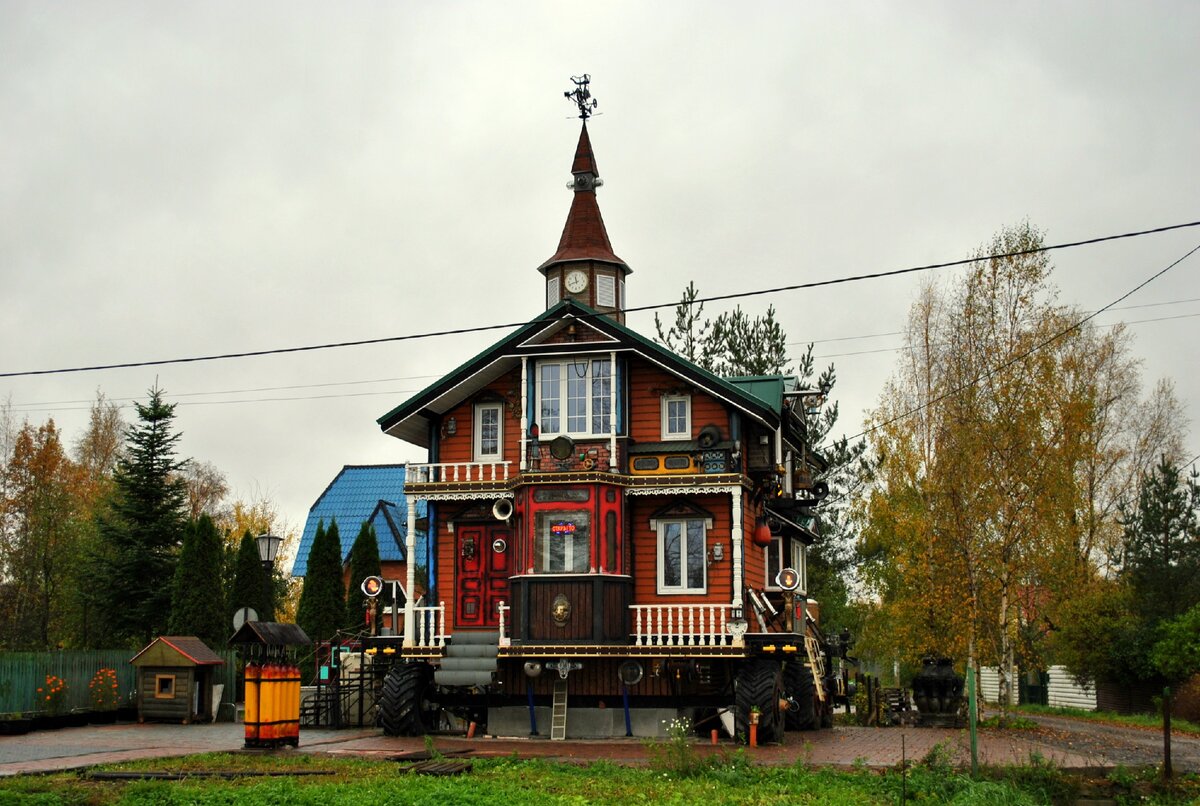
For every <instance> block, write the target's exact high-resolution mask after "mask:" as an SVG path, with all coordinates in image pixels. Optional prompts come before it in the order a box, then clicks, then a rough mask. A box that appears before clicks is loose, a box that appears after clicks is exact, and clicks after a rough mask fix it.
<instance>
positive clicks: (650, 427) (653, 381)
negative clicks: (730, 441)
mask: <svg viewBox="0 0 1200 806" xmlns="http://www.w3.org/2000/svg"><path fill="white" fill-rule="evenodd" d="M629 379H630V380H629V426H630V428H629V434H630V436H631V437H632V438H633V439H634V440H635V441H637V442H659V441H661V440H662V396H663V395H665V394H667V393H672V394H690V395H691V397H692V434H691V438H692V439H695V438H696V435H697V434H699V433H700V429H701V428H703V427H704V426H706V425H710V424H712V425H716V426H718V427H719V428H720V429H721V434H722V436H723V437H724V438H728V437H729V414H728V412H727V411H726V409H725V407H724V406H723V405H722V404H721V402H720V401H718V400H716V399H715V398H713V397H711V396H710V395H707V394H705V393H703V392H701V391H699V390H698V389H696V388H695V387H693V386H691V385H690V384H688V383H686V382H684V381H681V380H679V378H676V377H675V376H674V375H671V374H669V373H667V372H665V371H664V370H661V369H659V368H658V367H656V366H654V365H653V364H651V363H649V362H647V361H643V360H640V359H633V360H631V361H630V362H629Z"/></svg>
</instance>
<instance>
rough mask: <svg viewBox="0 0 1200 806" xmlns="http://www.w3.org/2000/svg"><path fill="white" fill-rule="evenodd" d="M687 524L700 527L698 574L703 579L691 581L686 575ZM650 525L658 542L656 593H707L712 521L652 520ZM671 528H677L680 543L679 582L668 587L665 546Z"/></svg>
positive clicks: (694, 519)
mask: <svg viewBox="0 0 1200 806" xmlns="http://www.w3.org/2000/svg"><path fill="white" fill-rule="evenodd" d="M689 524H699V526H700V535H699V538H698V539H699V541H700V552H701V556H702V558H703V563H702V564H701V566H700V568H701V571H700V574H701V576H702V577H703V579H700V580H693V579H688V576H687V573H688V568H687V554H688V545H687V541H688V540H689V529H688V525H689ZM650 525H651V526H652V527H653V528H654V530H655V532H656V534H657V542H658V592H659V593H660V594H662V595H667V596H669V595H672V594H690V595H702V594H705V593H708V530H709V529H712V520H711V519H709V518H663V519H661V520H652V521H651V522H650ZM672 526H677V527H679V530H680V537H681V540H682V543H681V545H680V551H679V562H680V567H679V582H680V584H678V585H668V584H667V583H666V571H667V559H666V558H667V545H666V535H667V530H668V529H670V528H671V527H672Z"/></svg>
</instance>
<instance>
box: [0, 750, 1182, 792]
mask: <svg viewBox="0 0 1200 806" xmlns="http://www.w3.org/2000/svg"><path fill="white" fill-rule="evenodd" d="M96 769H98V770H104V771H170V772H179V771H183V772H189V771H191V772H211V771H243V772H273V773H278V772H295V773H312V772H313V771H321V772H330V773H332V774H331V775H312V774H307V775H299V774H298V775H289V776H286V777H261V776H257V777H256V776H251V775H247V776H246V777H241V778H234V779H232V780H223V779H214V778H193V779H187V780H182V781H119V782H111V781H96V780H91V779H89V778H88V777H87V776H86V775H85V774H74V773H61V774H57V775H49V776H19V777H16V778H8V779H0V805H6V804H10V803H11V804H47V806H50V805H51V804H88V805H89V806H92V805H94V806H106V804H145V805H146V806H152V805H153V806H158V805H159V804H262V806H276V804H314V805H317V804H319V806H333V804H354V806H368V805H369V806H377V805H378V806H383V805H384V804H387V805H388V806H391V805H392V804H396V805H399V804H429V806H458V805H459V804H461V805H462V806H474V805H476V804H477V805H478V806H518V805H519V804H537V806H558V804H572V805H575V804H578V805H580V806H582V805H583V804H611V803H618V804H623V805H624V804H654V806H670V805H671V804H704V806H721V805H722V804H763V805H765V804H833V805H834V806H836V805H837V804H856V805H857V804H895V803H898V802H899V801H900V796H901V789H902V788H903V789H904V792H905V794H906V795H907V797H908V799H909V800H912V801H915V802H920V803H954V804H1046V803H1073V802H1074V799H1075V797H1076V796H1077V793H1078V791H1079V788H1080V782H1079V781H1077V780H1075V779H1073V778H1071V777H1069V776H1067V775H1064V774H1062V773H1060V772H1059V771H1058V770H1056V769H1054V768H1053V767H1050V766H1048V765H1046V764H1044V763H1032V764H1030V765H1026V766H1021V767H1011V768H1006V769H1003V770H989V771H988V772H987V775H986V776H984V777H983V778H982V780H977V781H973V780H971V779H970V778H969V776H967V775H965V774H963V773H962V772H961V771H958V770H954V769H952V768H950V767H948V766H947V765H946V764H945V763H944V762H943V761H941V760H940V759H939V758H937V757H933V758H931V759H929V760H927V761H926V762H924V763H921V764H917V765H916V766H914V767H912V768H911V769H909V770H908V771H907V773H906V774H905V775H904V776H903V780H902V776H901V774H900V771H899V770H889V771H886V772H883V773H880V772H872V771H868V770H866V769H855V770H848V771H835V770H831V769H812V768H808V767H805V766H803V765H796V766H791V767H757V766H754V765H752V764H750V763H748V762H747V761H746V757H745V755H744V754H741V753H737V752H733V753H730V754H728V755H726V756H724V757H722V758H720V759H717V760H713V761H705V760H699V761H698V760H697V759H696V758H695V757H694V756H691V757H689V754H688V753H687V751H686V749H685V750H684V751H683V752H682V753H670V754H662V755H660V756H659V757H658V761H657V762H656V763H655V764H654V765H652V766H651V767H649V768H647V767H621V766H617V765H614V764H610V763H607V762H599V763H594V764H589V765H575V764H561V763H555V762H547V761H518V760H515V759H487V760H479V759H477V760H474V769H473V770H472V771H471V772H469V773H466V774H464V775H459V776H454V777H431V776H421V775H412V774H408V773H406V772H405V771H404V770H403V767H402V766H401V765H399V764H397V763H395V762H388V761H377V760H359V759H348V758H340V757H339V758H334V757H327V756H321V755H307V754H294V755H293V754H288V755H280V756H270V755H268V756H256V755H243V754H209V755H200V756H189V757H187V758H184V759H155V760H146V761H139V762H131V763H126V764H116V765H108V766H105V767H101V768H96ZM1135 783H1137V784H1139V785H1141V786H1142V790H1143V794H1145V793H1146V792H1149V794H1150V796H1151V797H1152V798H1157V800H1154V799H1152V800H1138V801H1137V802H1141V803H1155V802H1157V803H1186V802H1192V801H1191V800H1190V799H1189V798H1196V797H1198V796H1200V781H1196V780H1194V779H1193V780H1191V781H1189V782H1188V783H1187V785H1188V786H1190V787H1191V789H1189V790H1187V792H1188V794H1186V795H1184V794H1181V795H1180V796H1179V797H1180V798H1183V799H1179V798H1176V799H1171V798H1169V797H1166V796H1163V795H1162V794H1158V795H1155V794H1154V793H1153V791H1150V790H1147V789H1146V786H1145V783H1146V778H1145V776H1143V777H1142V778H1141V779H1140V780H1135V779H1134V777H1132V776H1130V777H1129V780H1128V781H1127V782H1126V784H1127V785H1129V786H1132V785H1134V784H1135Z"/></svg>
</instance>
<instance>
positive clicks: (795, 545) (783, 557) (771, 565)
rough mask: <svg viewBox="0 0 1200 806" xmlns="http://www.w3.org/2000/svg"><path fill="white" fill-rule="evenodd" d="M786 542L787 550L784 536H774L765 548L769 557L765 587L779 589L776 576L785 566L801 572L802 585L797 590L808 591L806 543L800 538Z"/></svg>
mask: <svg viewBox="0 0 1200 806" xmlns="http://www.w3.org/2000/svg"><path fill="white" fill-rule="evenodd" d="M786 544H787V547H788V550H787V551H786V552H785V551H784V540H783V538H782V537H772V538H771V545H770V546H767V547H766V548H765V549H763V551H764V552H766V557H767V581H766V584H765V585H764V587H765V588H767V589H768V590H776V591H777V590H779V586H778V585H776V584H775V578H776V577H777V576H779V572H780V571H782V570H783V569H784V568H792V569H794V570H795V571H797V572H798V573H799V574H800V587H799V588H798V589H797V590H798V591H799V592H801V593H805V592H807V591H808V569H807V568H805V563H804V560H805V557H804V544H803V543H801V542H800V541H799V540H788V541H787V543H786Z"/></svg>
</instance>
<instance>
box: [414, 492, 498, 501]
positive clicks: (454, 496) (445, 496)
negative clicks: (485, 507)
mask: <svg viewBox="0 0 1200 806" xmlns="http://www.w3.org/2000/svg"><path fill="white" fill-rule="evenodd" d="M513 497H514V496H513V493H512V491H511V490H477V491H475V492H469V493H419V494H414V495H413V496H412V498H413V499H414V500H424V501H478V500H479V499H481V498H513Z"/></svg>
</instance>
